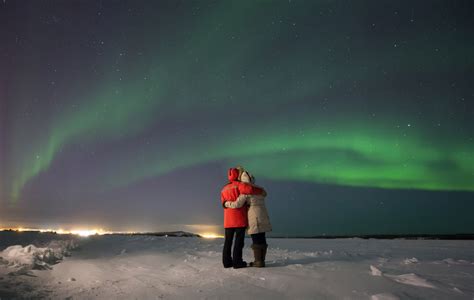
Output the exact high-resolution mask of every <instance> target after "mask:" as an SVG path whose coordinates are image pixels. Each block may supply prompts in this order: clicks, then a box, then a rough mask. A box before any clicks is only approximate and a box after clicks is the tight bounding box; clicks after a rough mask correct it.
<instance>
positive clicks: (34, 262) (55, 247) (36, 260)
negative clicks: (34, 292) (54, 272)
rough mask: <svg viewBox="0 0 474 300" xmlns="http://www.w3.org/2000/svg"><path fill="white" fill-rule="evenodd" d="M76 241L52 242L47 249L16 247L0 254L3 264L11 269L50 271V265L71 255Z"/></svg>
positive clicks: (29, 246) (31, 246) (33, 246)
mask: <svg viewBox="0 0 474 300" xmlns="http://www.w3.org/2000/svg"><path fill="white" fill-rule="evenodd" d="M75 247H76V244H75V242H74V241H64V240H63V241H51V242H50V243H49V245H48V246H47V247H36V246H35V245H28V246H25V247H22V246H21V245H14V246H10V247H8V248H6V249H5V250H3V251H2V252H0V258H1V259H2V261H3V264H7V265H8V266H10V267H21V268H24V269H36V270H41V269H50V265H53V264H56V263H58V262H59V261H61V260H62V259H63V258H64V256H68V255H70V252H69V251H70V250H72V249H74V248H75Z"/></svg>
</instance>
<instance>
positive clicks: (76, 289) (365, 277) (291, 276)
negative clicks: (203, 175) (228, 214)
mask: <svg viewBox="0 0 474 300" xmlns="http://www.w3.org/2000/svg"><path fill="white" fill-rule="evenodd" d="M1 235H2V234H1V233H0V236H1ZM48 238H49V239H55V236H54V235H50V236H49V237H48ZM70 239H71V240H70V241H68V240H65V239H64V238H62V241H59V242H58V241H51V240H50V241H41V242H38V241H36V242H37V244H34V245H35V246H34V247H33V246H27V244H28V243H29V241H28V242H19V241H15V242H16V244H19V245H22V246H23V247H20V246H18V247H15V248H7V246H9V245H5V239H3V243H1V242H0V250H3V252H0V256H1V257H2V259H1V260H0V298H1V299H9V298H52V299H91V298H99V299H474V251H473V250H474V241H429V240H362V239H340V240H315V239H269V240H268V242H269V245H270V248H269V251H268V255H267V256H268V257H267V264H268V267H267V268H264V269H257V268H246V269H239V270H234V269H223V268H222V264H221V249H222V244H223V240H222V239H201V238H190V237H182V238H180V237H153V236H125V235H123V236H117V235H110V236H109V235H106V236H91V237H88V238H81V239H77V238H73V237H70ZM249 245H250V240H246V248H245V252H244V256H245V258H246V259H247V260H250V259H251V257H252V256H251V252H250V249H249ZM25 246H26V248H25ZM69 251H70V252H71V256H68V255H67V254H68V252H69ZM48 253H49V254H48ZM29 255H31V257H29Z"/></svg>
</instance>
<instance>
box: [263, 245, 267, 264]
mask: <svg viewBox="0 0 474 300" xmlns="http://www.w3.org/2000/svg"><path fill="white" fill-rule="evenodd" d="M267 249H268V244H265V247H263V259H262V260H263V264H265V259H266V257H267Z"/></svg>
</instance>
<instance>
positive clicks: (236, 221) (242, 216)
mask: <svg viewBox="0 0 474 300" xmlns="http://www.w3.org/2000/svg"><path fill="white" fill-rule="evenodd" d="M240 173H241V172H240V171H239V169H237V168H230V169H229V171H228V173H227V177H228V179H229V183H227V184H226V185H225V186H224V187H223V188H222V191H221V204H222V206H223V207H224V230H225V241H224V249H223V251H222V262H223V264H224V268H230V267H234V269H238V268H245V267H246V266H247V263H246V262H245V261H243V259H242V250H243V248H244V238H245V229H246V228H247V225H248V220H247V209H248V208H247V206H244V207H241V208H236V209H232V208H226V207H225V202H226V201H236V200H237V198H238V197H239V195H240V194H251V195H262V194H266V192H265V190H263V189H262V188H258V187H255V186H252V185H250V184H248V183H244V182H240V181H239V176H240ZM234 235H235V243H234V251H233V253H231V248H232V243H233V240H234Z"/></svg>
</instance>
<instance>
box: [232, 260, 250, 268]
mask: <svg viewBox="0 0 474 300" xmlns="http://www.w3.org/2000/svg"><path fill="white" fill-rule="evenodd" d="M246 267H247V262H245V261H240V262H234V265H233V268H234V269H242V268H246Z"/></svg>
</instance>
